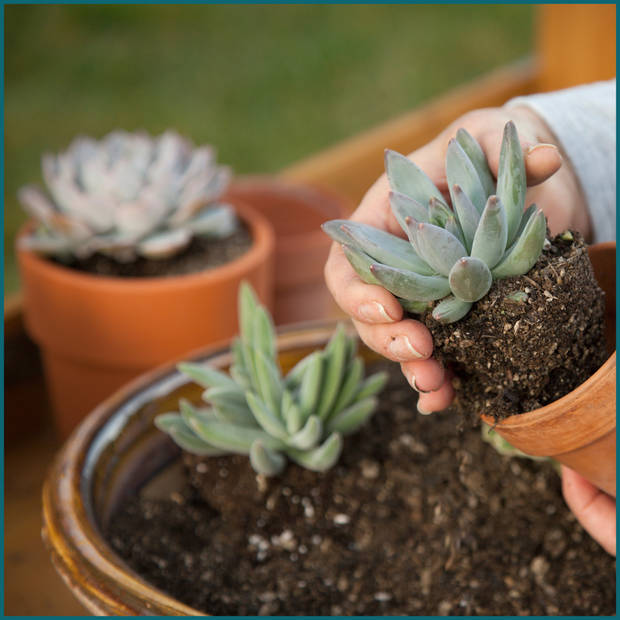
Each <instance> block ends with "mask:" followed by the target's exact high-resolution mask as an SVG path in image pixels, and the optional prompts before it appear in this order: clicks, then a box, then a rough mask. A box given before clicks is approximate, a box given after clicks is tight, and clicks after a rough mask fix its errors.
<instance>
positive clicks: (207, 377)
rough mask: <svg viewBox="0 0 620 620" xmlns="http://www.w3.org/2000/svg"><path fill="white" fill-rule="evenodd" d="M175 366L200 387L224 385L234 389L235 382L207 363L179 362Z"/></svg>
mask: <svg viewBox="0 0 620 620" xmlns="http://www.w3.org/2000/svg"><path fill="white" fill-rule="evenodd" d="M177 368H178V369H179V370H180V371H181V372H182V373H183V374H185V375H187V376H188V377H189V378H190V379H193V380H194V381H195V382H196V383H197V384H198V385H201V386H202V387H205V388H209V387H226V388H230V389H235V388H236V387H237V386H236V384H235V382H234V381H233V380H232V379H231V378H230V377H229V376H228V375H226V374H224V373H223V372H220V371H219V370H215V368H211V366H208V365H207V364H195V363H190V362H181V363H180V364H177Z"/></svg>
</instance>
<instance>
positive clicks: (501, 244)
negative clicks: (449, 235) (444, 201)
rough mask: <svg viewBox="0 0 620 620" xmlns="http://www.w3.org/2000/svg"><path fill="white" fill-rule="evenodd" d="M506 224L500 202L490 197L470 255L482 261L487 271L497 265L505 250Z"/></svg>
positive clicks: (502, 206) (504, 213)
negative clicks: (487, 268)
mask: <svg viewBox="0 0 620 620" xmlns="http://www.w3.org/2000/svg"><path fill="white" fill-rule="evenodd" d="M507 238H508V223H507V221H506V211H505V209H504V205H503V204H502V202H501V200H500V199H499V198H497V197H496V196H490V197H489V199H488V200H487V205H486V207H485V208H484V211H483V212H482V215H481V216H480V222H479V224H478V229H477V230H476V234H475V235H474V240H473V243H472V246H471V252H470V255H471V256H473V257H475V258H479V259H480V260H483V261H484V262H485V263H486V265H487V267H489V269H492V268H493V267H495V265H497V263H498V262H499V260H500V259H501V258H502V256H503V255H504V251H505V250H506V240H507Z"/></svg>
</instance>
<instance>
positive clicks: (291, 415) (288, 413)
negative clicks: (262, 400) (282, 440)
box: [281, 390, 304, 435]
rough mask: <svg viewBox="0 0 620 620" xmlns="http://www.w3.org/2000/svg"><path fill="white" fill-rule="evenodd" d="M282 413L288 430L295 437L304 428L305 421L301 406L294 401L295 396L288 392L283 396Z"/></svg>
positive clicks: (285, 391)
mask: <svg viewBox="0 0 620 620" xmlns="http://www.w3.org/2000/svg"><path fill="white" fill-rule="evenodd" d="M281 412H282V420H283V421H284V424H285V425H286V430H287V431H288V433H289V434H290V435H293V434H294V433H296V432H297V431H298V430H299V429H300V428H301V427H302V424H303V423H304V420H303V415H302V413H301V409H300V408H299V405H298V404H297V403H296V402H295V401H294V400H293V396H292V395H291V393H290V392H289V391H288V390H284V392H283V394H282V409H281Z"/></svg>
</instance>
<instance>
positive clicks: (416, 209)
mask: <svg viewBox="0 0 620 620" xmlns="http://www.w3.org/2000/svg"><path fill="white" fill-rule="evenodd" d="M390 208H391V209H392V213H393V214H394V217H395V218H396V221H397V222H398V223H399V224H400V227H401V228H402V229H403V230H406V226H405V220H406V219H407V218H408V217H410V218H412V219H414V220H416V221H417V222H427V221H428V208H427V207H426V203H421V202H418V201H417V200H415V199H413V198H411V197H410V196H406V195H405V194H401V193H400V192H395V191H391V192H390Z"/></svg>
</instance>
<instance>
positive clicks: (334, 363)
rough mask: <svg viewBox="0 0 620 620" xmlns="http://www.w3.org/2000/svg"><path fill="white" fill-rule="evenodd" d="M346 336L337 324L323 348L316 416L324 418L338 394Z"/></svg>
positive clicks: (342, 371) (343, 365)
mask: <svg viewBox="0 0 620 620" xmlns="http://www.w3.org/2000/svg"><path fill="white" fill-rule="evenodd" d="M346 353H347V350H346V336H345V333H344V328H343V327H342V325H339V326H338V328H337V329H336V332H335V333H334V335H333V336H332V337H331V339H330V341H329V343H328V345H327V347H326V349H325V378H324V379H323V384H322V386H321V395H320V398H319V402H318V406H317V408H316V410H317V416H318V417H319V418H320V419H321V420H324V419H325V418H326V417H327V414H328V413H329V412H330V411H331V408H332V405H333V404H334V401H335V400H336V397H337V396H338V390H339V388H340V383H341V380H342V375H343V374H344V370H345V363H346Z"/></svg>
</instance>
